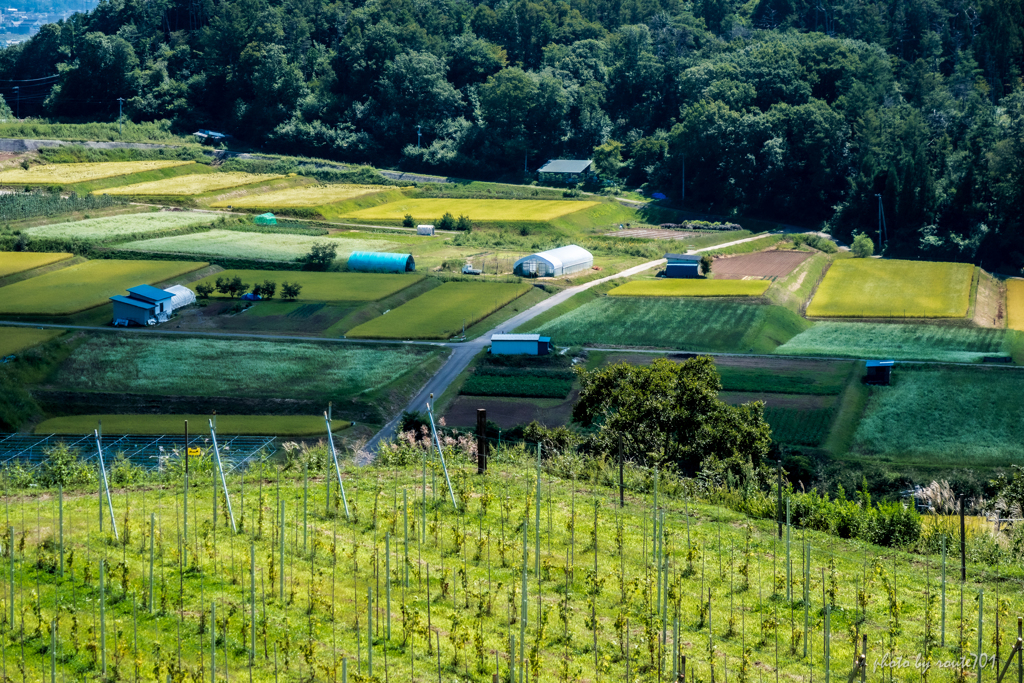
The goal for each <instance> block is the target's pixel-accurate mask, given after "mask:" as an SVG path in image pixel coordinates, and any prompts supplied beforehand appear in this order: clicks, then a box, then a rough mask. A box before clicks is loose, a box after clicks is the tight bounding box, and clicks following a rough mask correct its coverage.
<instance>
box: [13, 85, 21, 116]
mask: <svg viewBox="0 0 1024 683" xmlns="http://www.w3.org/2000/svg"><path fill="white" fill-rule="evenodd" d="M14 97H15V100H16V101H17V104H15V106H16V107H17V109H16V112H17V113H16V114H15V116H16V117H17V118H19V119H20V118H21V86H17V85H16V86H14Z"/></svg>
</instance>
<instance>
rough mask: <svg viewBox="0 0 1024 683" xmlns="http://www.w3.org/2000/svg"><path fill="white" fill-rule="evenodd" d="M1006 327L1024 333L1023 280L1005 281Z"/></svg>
mask: <svg viewBox="0 0 1024 683" xmlns="http://www.w3.org/2000/svg"><path fill="white" fill-rule="evenodd" d="M1006 326H1007V327H1009V328H1010V329H1011V330H1020V331H1022V332H1024V280H1007V281H1006Z"/></svg>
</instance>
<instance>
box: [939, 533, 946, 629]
mask: <svg viewBox="0 0 1024 683" xmlns="http://www.w3.org/2000/svg"><path fill="white" fill-rule="evenodd" d="M940 634H941V640H940V642H939V646H940V647H946V537H945V536H943V537H942V629H941V631H940Z"/></svg>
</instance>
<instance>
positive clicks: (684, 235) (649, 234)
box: [605, 228, 701, 240]
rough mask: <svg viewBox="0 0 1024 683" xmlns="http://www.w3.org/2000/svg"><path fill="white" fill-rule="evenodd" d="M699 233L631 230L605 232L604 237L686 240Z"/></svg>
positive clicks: (653, 229) (657, 229) (655, 229)
mask: <svg viewBox="0 0 1024 683" xmlns="http://www.w3.org/2000/svg"><path fill="white" fill-rule="evenodd" d="M700 234H701V233H699V232H681V231H679V230H661V229H660V228H650V229H638V228H634V229H632V230H614V231H612V232H606V233H605V237H633V238H636V239H644V240H688V239H692V238H694V237H698V236H700Z"/></svg>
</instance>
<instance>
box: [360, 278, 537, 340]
mask: <svg viewBox="0 0 1024 683" xmlns="http://www.w3.org/2000/svg"><path fill="white" fill-rule="evenodd" d="M528 291H530V285H517V284H506V283H499V282H446V283H445V284H443V285H441V286H440V287H437V288H435V289H432V290H430V291H429V292H427V293H426V294H422V295H420V296H418V297H416V298H415V299H413V300H412V301H409V302H408V303H405V304H402V305H401V306H399V307H398V308H396V309H394V310H392V311H389V312H388V313H385V314H384V315H382V316H380V317H378V318H374V319H373V320H370V321H369V322H365V323H363V324H362V325H359V326H358V327H354V328H352V329H351V330H349V332H348V334H346V335H345V336H346V337H350V338H357V339H359V338H361V339H447V338H449V337H452V336H454V335H455V334H458V333H459V332H460V331H461V330H462V326H463V324H465V326H466V327H467V328H469V327H470V326H471V325H472V324H474V323H476V322H477V321H479V320H482V319H483V318H486V317H487V316H488V315H490V314H491V313H493V312H494V311H496V310H498V309H499V308H501V307H502V306H504V305H506V304H508V303H509V302H510V301H512V300H514V299H517V298H519V297H520V296H522V295H523V294H526V293H527V292H528Z"/></svg>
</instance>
